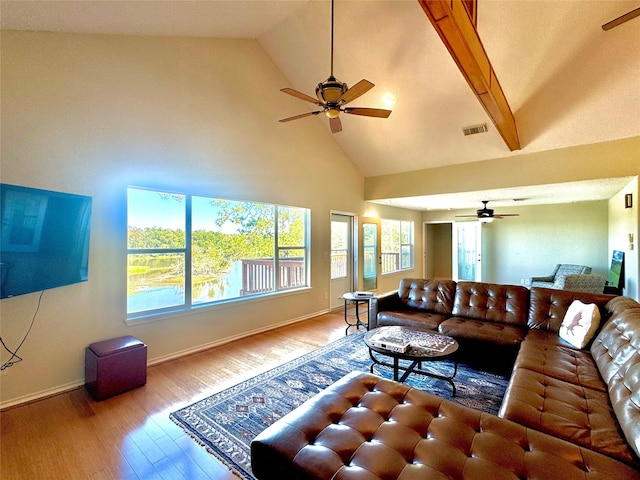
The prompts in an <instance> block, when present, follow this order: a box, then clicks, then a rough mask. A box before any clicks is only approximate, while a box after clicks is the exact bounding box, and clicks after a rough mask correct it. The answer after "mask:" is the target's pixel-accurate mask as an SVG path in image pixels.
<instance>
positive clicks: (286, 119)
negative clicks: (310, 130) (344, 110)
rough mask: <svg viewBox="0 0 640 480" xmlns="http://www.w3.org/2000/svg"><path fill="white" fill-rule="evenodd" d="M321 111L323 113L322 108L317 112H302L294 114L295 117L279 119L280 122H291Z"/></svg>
mask: <svg viewBox="0 0 640 480" xmlns="http://www.w3.org/2000/svg"><path fill="white" fill-rule="evenodd" d="M319 113H322V110H318V111H317V112H307V113H302V114H300V115H294V116H293V117H287V118H283V119H282V120H278V121H279V122H290V121H291V120H297V119H299V118H304V117H309V116H311V115H318V114H319Z"/></svg>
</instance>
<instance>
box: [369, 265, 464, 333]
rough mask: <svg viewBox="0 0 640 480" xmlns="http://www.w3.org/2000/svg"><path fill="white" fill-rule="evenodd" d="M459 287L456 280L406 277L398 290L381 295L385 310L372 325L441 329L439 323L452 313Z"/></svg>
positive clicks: (380, 304)
mask: <svg viewBox="0 0 640 480" xmlns="http://www.w3.org/2000/svg"><path fill="white" fill-rule="evenodd" d="M455 290H456V284H455V282H454V281H453V280H449V279H442V278H432V279H422V278H403V279H402V280H400V284H399V286H398V292H397V293H394V294H393V295H391V296H389V297H387V298H384V297H383V298H378V303H379V310H382V311H380V312H378V314H377V315H376V318H375V319H374V322H372V325H371V327H372V328H375V327H382V326H389V325H401V326H406V327H414V328H422V329H426V330H437V328H438V325H440V323H442V322H443V321H444V320H446V319H447V318H449V316H451V310H452V309H453V296H454V293H455ZM382 305H384V307H382ZM380 307H382V308H380Z"/></svg>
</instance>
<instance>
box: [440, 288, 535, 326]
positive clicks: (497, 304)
mask: <svg viewBox="0 0 640 480" xmlns="http://www.w3.org/2000/svg"><path fill="white" fill-rule="evenodd" d="M528 309H529V291H528V290H527V289H526V288H525V287H522V286H520V285H499V284H495V283H481V282H458V286H457V288H456V295H455V298H454V303H453V315H454V316H459V317H465V318H471V319H475V320H483V321H490V322H499V323H506V324H509V325H520V326H523V327H524V326H525V325H526V324H527V314H528Z"/></svg>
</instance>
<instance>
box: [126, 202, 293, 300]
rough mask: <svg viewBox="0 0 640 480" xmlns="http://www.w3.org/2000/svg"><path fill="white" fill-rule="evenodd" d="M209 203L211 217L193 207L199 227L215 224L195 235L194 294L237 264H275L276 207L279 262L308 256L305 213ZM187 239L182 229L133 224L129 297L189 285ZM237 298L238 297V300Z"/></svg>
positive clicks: (129, 266) (193, 258) (257, 204)
mask: <svg viewBox="0 0 640 480" xmlns="http://www.w3.org/2000/svg"><path fill="white" fill-rule="evenodd" d="M154 193H158V194H160V192H154ZM164 195H165V196H164V197H162V198H163V200H175V201H179V202H182V201H183V199H184V196H171V195H168V194H164ZM201 200H202V199H201ZM204 200H206V201H207V202H208V205H209V207H207V209H206V212H207V213H208V214H210V217H209V218H206V219H203V218H199V217H197V216H198V215H202V214H203V212H204V211H205V210H204V209H203V208H201V209H200V210H198V209H196V208H194V209H193V210H194V211H193V212H192V215H193V217H194V218H193V223H194V225H195V224H198V225H200V224H203V223H207V224H208V225H211V229H210V230H206V229H198V230H195V231H193V232H192V235H191V245H190V247H191V272H192V284H193V288H194V289H195V287H196V286H197V285H198V284H203V283H206V282H212V281H213V282H216V281H219V280H220V279H221V278H223V277H225V276H226V275H229V273H230V271H231V269H232V267H233V265H234V263H236V262H238V261H240V260H247V259H262V260H271V261H273V259H274V257H275V254H276V252H275V249H276V241H275V234H276V228H275V220H276V215H275V214H276V208H277V209H278V210H277V212H278V216H277V218H278V230H277V233H278V239H277V240H278V242H277V246H278V255H279V258H281V259H282V258H287V257H298V258H300V257H301V256H302V257H303V256H304V247H305V213H304V212H305V210H304V209H300V208H290V207H276V206H275V205H268V204H260V203H254V202H234V201H229V200H218V199H204ZM200 205H202V202H201V203H200ZM196 220H198V221H199V223H198V222H196ZM186 237H187V236H186V234H185V231H184V229H180V228H163V227H139V226H133V225H129V227H128V248H129V265H128V278H129V282H128V291H129V294H132V293H134V292H136V291H144V290H145V289H148V288H152V287H159V286H168V285H169V286H170V285H176V286H184V273H185V268H188V266H187V261H186V251H187V250H188V249H187V245H186ZM301 247H302V248H301ZM132 250H140V251H139V252H133V251H132ZM145 250H147V251H145ZM148 250H166V252H148ZM238 294H239V293H238V292H236V294H235V295H238Z"/></svg>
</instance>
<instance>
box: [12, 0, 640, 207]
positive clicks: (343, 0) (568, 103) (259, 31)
mask: <svg viewBox="0 0 640 480" xmlns="http://www.w3.org/2000/svg"><path fill="white" fill-rule="evenodd" d="M639 6H640V0H632V1H626V0H604V1H599V0H582V1H578V0H520V1H514V0H479V2H478V31H479V34H480V37H481V39H482V42H483V44H484V47H485V50H486V52H487V54H488V56H489V58H490V60H491V62H492V65H493V67H494V70H495V71H496V74H497V76H498V79H499V81H500V84H501V86H502V88H503V90H504V92H505V94H506V97H507V99H508V101H509V104H510V106H511V109H512V111H513V112H514V114H515V118H516V122H517V126H518V131H519V135H520V142H521V145H522V149H521V150H520V151H516V152H510V151H509V150H508V148H507V147H506V145H505V144H504V142H503V141H502V139H501V138H500V136H499V135H498V133H497V132H496V129H495V128H494V127H493V125H492V124H491V123H490V119H489V117H488V116H487V114H486V113H485V112H484V110H483V108H482V106H481V105H480V103H479V102H478V100H477V99H476V98H475V96H474V95H473V93H472V92H471V89H470V88H469V87H468V86H467V84H466V82H465V80H464V79H463V77H462V75H461V74H460V72H459V70H458V69H457V67H456V65H455V63H454V62H453V60H452V59H451V57H450V55H449V53H448V52H447V51H446V49H445V47H444V46H443V44H442V42H441V41H440V39H439V38H438V36H437V34H436V32H435V30H434V28H433V27H432V26H431V24H430V22H429V20H428V19H427V17H426V15H425V14H424V12H423V11H422V9H421V7H420V5H419V4H418V2H417V1H416V0H374V1H365V0H357V1H356V0H336V6H335V16H336V21H335V59H334V74H335V76H336V77H337V78H338V79H340V80H342V81H344V82H346V83H347V84H349V85H353V84H355V83H356V82H357V81H359V80H360V79H362V78H366V79H368V80H370V81H372V82H373V83H375V84H376V87H375V88H374V89H372V90H371V91H370V92H368V93H366V94H365V95H363V96H362V97H361V98H359V99H358V100H356V101H355V102H353V104H352V106H366V107H377V108H387V107H386V105H385V104H384V99H385V97H387V98H388V97H390V98H393V99H394V100H395V103H394V105H393V106H392V107H391V109H392V110H393V113H392V115H391V116H390V117H389V118H388V119H378V118H366V117H357V116H351V115H344V118H343V119H342V123H343V131H342V132H341V133H339V134H335V135H333V138H334V140H335V141H336V142H338V143H339V145H340V146H341V148H342V149H343V150H344V151H345V152H346V153H347V155H348V156H349V157H350V158H351V159H352V161H353V162H354V163H355V164H356V165H357V166H358V167H359V168H360V170H361V171H362V172H363V174H364V175H365V176H374V175H382V174H388V173H397V172H403V171H413V170H419V169H425V168H431V167H438V166H446V165H452V164H459V163H466V162H474V161H479V160H487V159H492V158H502V157H516V156H517V155H520V154H528V153H533V152H540V151H545V150H551V149H557V148H563V147H570V146H575V145H582V144H590V143H598V142H603V141H608V140H615V139H620V138H627V137H633V136H638V135H640V55H639V54H638V51H639V50H640V19H635V20H631V21H630V22H627V23H625V24H623V25H621V26H619V27H616V28H614V29H613V30H610V31H608V32H604V31H603V30H602V29H601V25H602V24H603V23H606V22H607V21H609V20H612V19H613V18H615V17H617V16H619V15H622V14H624V13H626V12H628V11H629V10H632V9H634V8H637V7H639ZM0 7H1V11H0V19H1V25H2V28H3V29H18V30H45V31H63V32H82V33H106V34H136V35H178V36H209V37H234V38H252V39H257V41H258V42H259V43H260V44H261V45H262V46H263V48H264V49H265V51H266V52H267V53H268V54H269V56H270V57H271V58H272V59H273V61H274V62H275V63H276V65H277V66H278V67H279V68H280V70H281V71H282V72H283V74H284V75H285V77H286V78H287V79H288V84H287V85H282V87H292V88H294V89H296V90H299V91H301V92H304V93H307V94H309V95H312V96H313V95H314V89H315V85H316V84H317V83H318V82H321V81H323V80H325V79H326V78H327V77H328V76H329V71H330V2H329V1H328V0H323V1H319V0H252V1H249V0H226V1H188V0H179V1H173V0H164V1H160V0H156V1H143V0H130V1H100V0H95V1H56V0H46V1H31V0H20V1H7V0H2V2H1V4H0ZM273 95H281V96H282V109H281V111H280V112H277V114H276V116H275V117H274V121H276V120H277V119H279V118H284V117H288V116H291V115H295V114H298V113H304V112H307V111H310V110H312V109H313V108H314V107H313V106H311V104H309V103H307V102H304V101H301V100H298V99H295V98H293V97H289V96H287V95H284V94H282V93H280V92H277V91H276V92H273ZM299 122H318V123H319V124H321V125H322V126H323V128H327V129H328V121H327V119H326V118H322V117H321V116H317V117H308V118H305V119H301V120H297V121H295V122H289V123H285V124H282V128H291V129H296V128H297V127H296V124H298V123H299ZM481 123H488V124H489V131H488V132H487V133H484V134H480V135H475V136H470V137H465V136H463V134H462V128H463V127H466V126H470V125H476V124H481ZM514 161H517V159H514ZM622 181H623V180H622V179H620V180H618V181H613V182H610V181H607V182H596V183H593V182H577V183H576V185H573V186H572V189H571V190H572V191H571V193H572V195H573V196H572V198H573V199H574V200H575V199H576V198H577V199H578V200H585V199H595V198H594V194H595V193H594V188H598V189H599V190H598V191H599V192H600V190H602V189H603V188H608V189H609V190H607V192H606V193H602V192H600V193H599V194H601V195H609V196H611V195H612V194H614V193H616V192H617V191H619V189H620V188H622V186H624V184H622V185H620V183H621V182H622ZM551 187H553V186H551ZM616 188H617V190H613V191H610V190H612V189H616ZM545 190H546V189H545V188H536V191H529V192H527V191H505V190H501V191H497V192H476V193H475V194H474V193H472V194H468V195H466V196H465V198H463V197H461V196H460V195H456V196H454V197H451V196H444V197H442V198H429V203H428V205H430V208H434V205H440V207H442V204H441V203H440V201H442V200H444V201H445V202H447V205H448V206H449V207H452V206H455V205H464V206H463V207H461V208H469V207H468V206H467V205H470V204H471V203H477V201H478V198H480V199H492V200H500V199H504V198H529V199H530V200H528V203H548V202H547V201H546V200H544V198H546V197H545V196H544V195H542V192H543V191H545ZM551 190H555V192H554V193H553V194H551V197H552V198H556V199H557V198H558V192H557V188H556V189H553V188H551ZM489 194H491V197H490V198H489V196H488V195H489ZM505 195H507V196H505ZM538 196H540V199H539V201H538V200H537V199H536V197H538ZM583 197H584V198H583ZM606 198H608V197H606ZM456 199H458V200H461V201H458V200H456ZM412 200H414V201H413V202H411V203H410V204H409V205H406V202H405V204H404V206H411V208H420V209H422V208H426V207H425V206H424V205H425V204H424V201H425V198H423V197H420V198H418V197H416V198H414V199H412ZM416 201H419V203H416ZM436 201H437V202H436ZM388 203H391V204H396V205H398V206H401V205H402V204H401V203H400V202H399V200H397V199H396V200H393V201H389V202H388ZM496 205H499V204H498V203H497V202H496ZM456 208H457V207H456Z"/></svg>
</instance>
